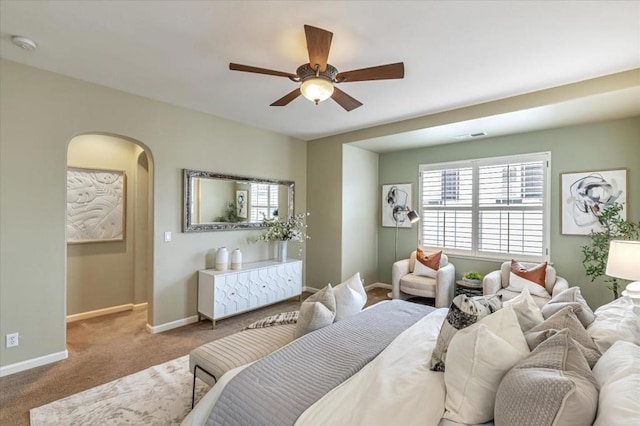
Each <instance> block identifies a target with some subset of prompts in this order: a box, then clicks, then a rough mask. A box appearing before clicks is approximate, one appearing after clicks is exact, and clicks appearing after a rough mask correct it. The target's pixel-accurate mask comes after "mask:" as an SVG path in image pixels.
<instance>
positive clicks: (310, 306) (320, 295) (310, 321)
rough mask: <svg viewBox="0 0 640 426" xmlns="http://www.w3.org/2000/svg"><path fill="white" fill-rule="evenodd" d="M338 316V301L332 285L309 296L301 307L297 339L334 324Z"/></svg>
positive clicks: (297, 325)
mask: <svg viewBox="0 0 640 426" xmlns="http://www.w3.org/2000/svg"><path fill="white" fill-rule="evenodd" d="M335 316H336V299H335V297H334V295H333V289H332V288H331V284H327V286H326V287H325V288H323V289H322V290H320V291H318V292H317V293H315V294H313V295H311V296H309V297H308V298H307V300H305V301H304V302H302V305H300V314H299V315H298V323H297V324H296V334H295V336H296V338H298V337H300V336H303V335H305V334H307V333H311V332H312V331H315V330H318V329H320V328H322V327H325V326H327V325H329V324H332V323H333V319H334V318H335Z"/></svg>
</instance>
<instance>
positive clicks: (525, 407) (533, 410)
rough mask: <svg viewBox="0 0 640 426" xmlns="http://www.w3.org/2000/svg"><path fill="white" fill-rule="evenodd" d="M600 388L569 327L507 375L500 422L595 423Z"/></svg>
mask: <svg viewBox="0 0 640 426" xmlns="http://www.w3.org/2000/svg"><path fill="white" fill-rule="evenodd" d="M597 406H598V389H597V387H596V384H595V380H594V378H593V375H592V374H591V370H590V369H589V365H588V364H587V361H586V360H585V359H584V356H583V355H582V352H580V350H579V349H578V348H577V347H576V345H575V343H574V340H573V339H572V338H571V336H569V333H568V332H567V331H565V330H563V331H561V332H559V333H557V334H556V335H554V336H553V337H551V338H549V339H548V340H546V341H544V342H543V343H541V344H540V345H539V346H538V347H537V348H536V349H535V350H534V351H533V352H531V354H530V355H529V356H528V357H526V358H524V359H522V360H521V361H520V362H518V363H517V364H516V365H515V367H513V368H512V369H511V370H510V371H509V372H508V373H507V374H506V375H505V376H504V378H503V379H502V382H500V386H499V387H498V393H497V394H496V404H495V409H494V421H495V425H496V426H501V425H522V424H526V425H528V426H548V425H552V424H553V425H569V424H571V425H590V424H592V423H593V420H594V419H595V414H596V409H597Z"/></svg>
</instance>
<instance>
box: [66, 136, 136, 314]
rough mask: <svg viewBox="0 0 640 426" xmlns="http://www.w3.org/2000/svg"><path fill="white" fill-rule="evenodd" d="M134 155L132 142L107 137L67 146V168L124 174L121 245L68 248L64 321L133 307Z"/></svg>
mask: <svg viewBox="0 0 640 426" xmlns="http://www.w3.org/2000/svg"><path fill="white" fill-rule="evenodd" d="M136 154H137V150H136V145H135V144H134V143H133V142H130V141H128V140H125V139H120V138H115V137H111V136H105V135H82V136H78V137H76V138H74V139H73V140H72V141H71V142H70V143H69V149H68V153H67V164H68V165H69V166H70V167H83V168H93V169H106V170H122V171H124V172H125V176H126V182H127V186H126V212H125V213H126V225H125V238H124V239H123V241H109V242H100V243H83V244H68V245H67V315H73V314H78V313H82V312H88V311H94V310H97V309H103V308H109V307H112V306H119V305H125V304H129V303H134V236H135V232H136V230H135V226H134V223H135V221H134V211H135V208H136V204H137V202H136V197H137V196H138V191H137V170H136V169H137V163H138V157H137V155H136Z"/></svg>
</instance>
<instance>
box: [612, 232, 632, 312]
mask: <svg viewBox="0 0 640 426" xmlns="http://www.w3.org/2000/svg"><path fill="white" fill-rule="evenodd" d="M605 274H607V275H609V276H610V277H614V278H622V279H624V280H631V281H632V282H631V283H629V284H628V285H627V288H626V289H625V290H624V291H623V292H622V295H623V296H628V297H630V298H631V299H632V300H633V303H634V305H636V306H640V241H628V240H613V241H611V242H610V243H609V257H608V258H607V270H606V272H605Z"/></svg>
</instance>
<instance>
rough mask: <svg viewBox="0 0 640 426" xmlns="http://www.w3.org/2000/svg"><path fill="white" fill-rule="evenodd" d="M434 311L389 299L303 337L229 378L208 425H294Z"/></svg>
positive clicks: (429, 308)
mask: <svg viewBox="0 0 640 426" xmlns="http://www.w3.org/2000/svg"><path fill="white" fill-rule="evenodd" d="M433 310H434V308H431V307H428V306H424V305H418V304H414V303H409V302H403V301H399V300H394V301H391V302H388V303H382V304H380V305H376V306H374V307H372V308H370V309H367V310H365V311H363V312H361V313H359V314H358V315H354V316H353V317H350V318H347V319H345V320H342V321H339V322H336V323H334V324H332V325H330V326H327V327H324V328H322V329H320V330H316V331H315V332H313V333H309V334H307V335H305V336H302V337H301V338H299V339H297V340H296V341H294V342H293V343H292V344H290V345H288V346H285V347H284V348H282V349H280V350H279V351H276V352H274V353H273V354H271V355H269V356H267V357H265V358H263V359H261V360H260V361H258V362H256V363H254V364H252V365H250V366H249V367H247V368H245V369H244V370H242V371H241V372H240V373H239V374H238V375H237V376H236V377H234V378H233V379H232V380H231V381H230V382H229V383H228V384H227V385H226V387H225V388H224V390H223V392H222V394H221V395H220V398H219V400H218V402H217V403H216V405H215V407H214V409H213V411H212V412H211V415H210V416H209V419H208V421H207V425H208V426H213V425H230V426H246V425H278V426H280V425H293V424H294V423H295V422H296V420H297V418H298V417H299V416H300V415H301V414H302V413H303V412H304V411H305V410H306V409H307V408H309V407H310V406H311V405H313V403H315V402H316V401H317V400H318V399H320V398H321V397H322V396H324V395H325V394H326V393H327V392H329V391H330V390H331V389H333V388H334V387H336V386H338V385H339V384H340V383H342V382H344V381H345V380H347V379H348V378H349V377H351V376H352V375H353V374H355V373H357V372H358V371H359V370H360V369H361V368H362V367H364V366H365V365H366V364H367V363H368V362H369V361H371V360H372V359H373V358H375V357H376V356H377V355H378V354H379V353H380V352H381V351H382V350H383V349H384V348H386V347H387V345H388V344H389V343H391V342H392V341H393V340H394V339H395V338H396V337H397V336H398V335H399V334H400V333H402V332H403V331H404V330H406V329H407V328H409V327H411V326H412V325H413V324H415V323H416V322H417V321H419V320H420V319H421V318H423V317H424V316H425V315H427V314H428V313H430V312H431V311H433Z"/></svg>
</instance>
